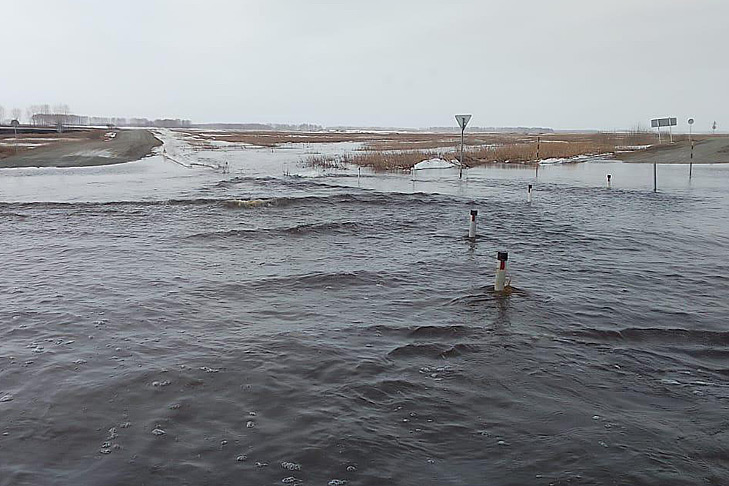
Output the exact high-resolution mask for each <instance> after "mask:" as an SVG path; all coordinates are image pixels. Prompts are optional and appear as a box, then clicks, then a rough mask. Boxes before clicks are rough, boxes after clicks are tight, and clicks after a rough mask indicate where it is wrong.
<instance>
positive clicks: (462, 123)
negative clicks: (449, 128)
mask: <svg viewBox="0 0 729 486" xmlns="http://www.w3.org/2000/svg"><path fill="white" fill-rule="evenodd" d="M470 119H471V115H456V121H457V122H458V126H459V127H461V130H465V129H466V125H468V121H469V120H470Z"/></svg>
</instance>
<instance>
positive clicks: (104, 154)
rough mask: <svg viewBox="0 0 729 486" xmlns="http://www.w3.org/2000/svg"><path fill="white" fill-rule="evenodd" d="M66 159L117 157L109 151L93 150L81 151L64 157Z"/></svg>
mask: <svg viewBox="0 0 729 486" xmlns="http://www.w3.org/2000/svg"><path fill="white" fill-rule="evenodd" d="M64 157H106V158H111V157H116V155H115V154H114V153H113V152H112V151H111V150H108V149H92V150H79V151H78V152H73V153H71V154H68V155H64Z"/></svg>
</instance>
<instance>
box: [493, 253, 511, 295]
mask: <svg viewBox="0 0 729 486" xmlns="http://www.w3.org/2000/svg"><path fill="white" fill-rule="evenodd" d="M508 259H509V253H508V252H505V251H500V252H499V253H498V254H497V255H496V265H497V266H496V279H495V280H494V290H495V291H496V292H503V291H504V287H506V261H507V260H508Z"/></svg>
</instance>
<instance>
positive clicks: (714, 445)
mask: <svg viewBox="0 0 729 486" xmlns="http://www.w3.org/2000/svg"><path fill="white" fill-rule="evenodd" d="M169 146H170V147H174V143H173V144H170V145H169ZM183 148H184V147H183ZM178 149H179V150H177V152H175V155H176V156H179V157H180V158H181V159H184V158H185V157H187V159H184V160H188V161H189V160H192V157H197V160H198V161H201V160H202V161H204V160H205V158H206V157H207V160H208V162H210V161H212V162H213V165H214V163H217V162H219V161H221V160H225V161H228V162H229V164H230V168H231V173H230V174H222V173H221V172H220V171H216V170H212V169H209V168H206V167H203V166H192V167H191V168H188V167H189V166H185V165H184V164H178V163H175V162H172V161H170V160H169V159H165V158H163V157H161V156H155V157H151V158H148V159H145V160H143V161H140V162H134V163H129V164H124V165H119V166H110V167H93V168H86V169H12V170H2V171H0V201H2V203H0V221H1V222H2V230H1V232H0V234H1V235H2V239H1V241H2V248H3V249H2V252H1V253H0V264H1V265H2V273H1V274H0V319H1V321H0V322H2V327H0V485H2V486H5V485H8V486H10V485H13V486H16V485H70V484H73V485H99V484H103V485H120V486H121V485H131V484H134V485H168V484H175V485H266V484H270V485H274V484H305V485H307V484H311V485H342V484H347V485H350V486H355V485H389V484H393V485H426V484H432V485H445V484H448V485H462V484H469V485H475V484H488V485H515V486H516V485H527V484H528V485H567V484H575V485H577V484H579V485H606V484H620V485H623V484H625V485H644V484H645V485H674V484H675V485H685V484H712V485H720V484H727V483H728V482H729V420H728V419H727V417H729V415H728V414H727V412H728V405H729V299H727V295H729V257H728V255H729V252H728V251H727V248H728V247H729V224H727V218H728V217H729V191H728V190H727V185H728V184H729V166H721V165H696V166H694V167H693V177H692V179H691V180H690V181H689V179H688V167H687V166H683V165H676V166H659V167H658V188H659V191H658V192H657V193H654V192H653V190H652V189H653V187H652V186H653V179H652V178H653V168H652V166H645V165H628V164H621V163H619V162H607V161H603V162H599V161H594V162H589V163H583V164H575V165H554V166H544V167H542V168H540V169H539V173H538V175H537V174H535V172H534V170H533V169H505V168H482V169H473V170H470V171H468V172H467V173H466V174H465V176H464V180H460V181H459V180H458V178H457V173H456V172H453V171H442V170H441V171H437V170H436V171H423V172H422V173H417V174H415V180H414V181H413V180H412V179H413V177H412V176H411V175H410V174H372V173H369V172H367V171H363V172H362V174H361V176H360V177H358V176H357V170H356V169H351V170H349V171H340V172H337V171H334V172H328V173H324V172H317V171H314V170H311V169H307V168H303V167H300V165H298V164H297V160H299V159H300V158H301V157H303V156H304V155H305V154H306V153H309V152H311V151H313V150H317V147H306V146H297V147H292V148H290V149H276V150H274V151H271V150H270V149H258V150H255V149H248V148H246V149H244V148H240V147H239V148H235V147H232V148H225V149H221V150H218V151H209V152H207V153H200V154H197V155H191V152H188V153H181V151H182V148H180V147H179V146H178ZM325 149H326V150H332V151H336V150H341V149H342V147H338V146H331V147H325ZM171 151H172V150H171ZM184 160H182V161H183V162H184ZM216 161H217V162H216ZM286 170H288V171H289V173H290V174H291V176H288V177H287V176H284V175H282V174H283V172H284V171H286ZM607 173H610V174H612V175H613V187H612V189H608V188H606V187H605V177H606V174H607ZM529 183H531V184H534V200H533V202H532V203H531V204H527V203H526V185H527V184H529ZM471 209H477V210H478V211H479V213H478V233H479V236H478V238H477V239H476V241H474V242H471V241H468V240H467V239H466V238H465V235H466V233H467V229H468V214H469V211H470V210H471ZM499 250H502V251H504V250H505V251H508V252H509V265H510V274H511V276H512V279H513V281H512V283H513V285H514V287H516V289H518V290H516V291H515V292H513V293H512V294H511V295H508V296H500V295H497V294H494V293H493V292H492V291H491V290H490V288H491V286H492V284H493V273H494V268H495V265H496V262H495V257H496V252H497V251H499Z"/></svg>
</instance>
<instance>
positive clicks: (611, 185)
mask: <svg viewBox="0 0 729 486" xmlns="http://www.w3.org/2000/svg"><path fill="white" fill-rule="evenodd" d="M612 178H613V176H612V175H611V174H608V175H607V184H608V189H610V188H611V187H613V182H612Z"/></svg>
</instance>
